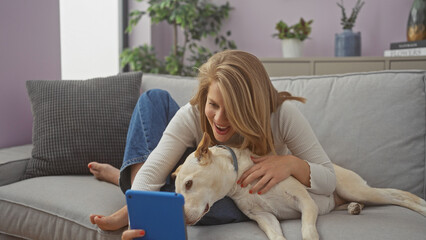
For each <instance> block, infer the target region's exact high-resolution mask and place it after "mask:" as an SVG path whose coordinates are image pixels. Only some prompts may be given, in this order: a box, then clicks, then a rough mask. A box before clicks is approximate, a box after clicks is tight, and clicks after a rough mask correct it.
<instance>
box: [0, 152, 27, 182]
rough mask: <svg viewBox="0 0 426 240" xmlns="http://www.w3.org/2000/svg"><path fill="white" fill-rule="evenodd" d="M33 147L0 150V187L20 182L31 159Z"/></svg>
mask: <svg viewBox="0 0 426 240" xmlns="http://www.w3.org/2000/svg"><path fill="white" fill-rule="evenodd" d="M32 148H33V146H32V145H31V144H29V145H23V146H18V147H10V148H4V149H0V186H3V185H7V184H10V183H14V182H17V181H19V180H21V178H22V176H23V175H24V172H25V169H26V167H27V163H28V160H29V159H30V157H31V150H32Z"/></svg>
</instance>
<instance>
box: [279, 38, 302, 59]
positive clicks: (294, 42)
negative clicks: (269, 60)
mask: <svg viewBox="0 0 426 240" xmlns="http://www.w3.org/2000/svg"><path fill="white" fill-rule="evenodd" d="M282 50H283V57H284V58H293V57H301V56H302V54H303V42H302V41H300V40H299V39H295V38H287V39H283V40H282Z"/></svg>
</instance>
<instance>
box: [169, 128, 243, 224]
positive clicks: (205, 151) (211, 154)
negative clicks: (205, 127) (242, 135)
mask: <svg viewBox="0 0 426 240" xmlns="http://www.w3.org/2000/svg"><path fill="white" fill-rule="evenodd" d="M210 141H211V140H210V137H209V136H208V134H206V133H205V134H204V136H203V139H202V141H201V142H200V144H199V145H198V148H197V150H196V151H195V152H193V153H191V154H190V155H189V156H188V157H187V159H186V160H185V162H184V163H183V164H182V165H181V166H180V167H179V168H178V169H177V170H176V172H175V173H174V175H175V176H176V181H175V185H176V192H177V193H180V194H182V195H183V196H184V198H185V206H184V209H185V218H186V223H187V224H190V225H192V224H195V223H196V222H198V221H199V220H200V219H201V218H202V217H203V216H204V215H205V214H206V213H207V212H208V211H209V210H210V207H211V206H212V205H213V204H214V203H215V202H216V201H218V200H219V199H221V198H223V197H225V196H226V194H227V193H228V192H229V191H230V189H231V188H232V186H233V185H234V184H235V183H234V181H236V179H235V178H236V176H235V173H234V168H233V165H232V163H231V161H230V155H229V153H228V152H227V150H226V149H222V148H217V147H212V148H209V146H210ZM231 159H232V158H231Z"/></svg>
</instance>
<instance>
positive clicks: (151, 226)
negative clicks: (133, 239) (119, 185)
mask: <svg viewBox="0 0 426 240" xmlns="http://www.w3.org/2000/svg"><path fill="white" fill-rule="evenodd" d="M126 201H127V208H128V211H129V226H130V228H131V229H143V230H145V236H144V237H142V238H138V239H143V240H147V239H155V240H170V239H178V240H185V239H186V225H185V217H184V212H183V205H184V203H185V201H184V198H183V196H182V195H181V194H177V193H174V192H152V191H136V190H127V191H126Z"/></svg>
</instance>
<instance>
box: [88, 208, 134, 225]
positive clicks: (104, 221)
mask: <svg viewBox="0 0 426 240" xmlns="http://www.w3.org/2000/svg"><path fill="white" fill-rule="evenodd" d="M127 219H128V217H127V206H124V207H123V208H121V209H120V210H118V211H117V212H115V213H113V214H112V215H110V216H103V215H96V214H91V215H90V222H92V224H96V225H98V227H99V228H100V229H102V230H105V231H115V230H118V229H120V228H122V227H125V226H127V225H128V220H127Z"/></svg>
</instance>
